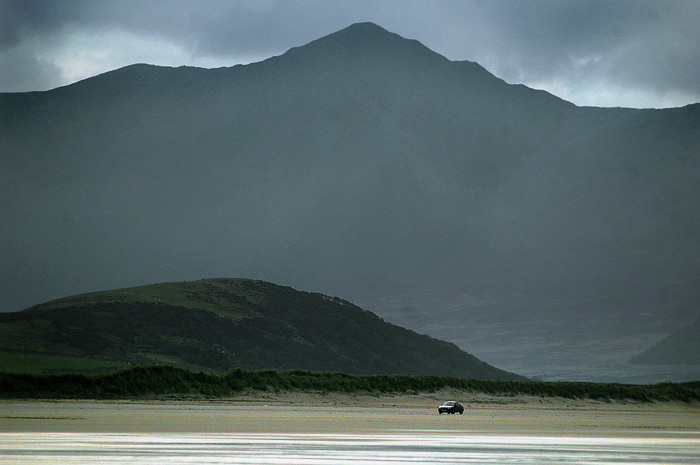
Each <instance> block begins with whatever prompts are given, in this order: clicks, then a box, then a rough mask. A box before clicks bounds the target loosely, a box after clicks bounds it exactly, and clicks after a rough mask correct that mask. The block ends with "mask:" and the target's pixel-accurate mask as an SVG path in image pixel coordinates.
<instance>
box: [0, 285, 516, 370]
mask: <svg viewBox="0 0 700 465" xmlns="http://www.w3.org/2000/svg"><path fill="white" fill-rule="evenodd" d="M0 350H2V351H4V355H3V356H2V357H0V362H2V361H5V363H6V364H5V365H3V366H2V368H3V369H4V370H6V371H12V372H28V373H37V372H42V371H44V372H60V371H75V370H76V369H81V370H84V371H99V370H104V369H108V368H114V367H117V366H123V365H124V364H134V365H136V364H169V365H173V366H178V367H182V368H189V369H194V370H202V371H214V372H224V371H227V370H230V369H232V368H236V367H240V368H246V369H262V368H271V369H281V370H286V369H305V370H315V371H341V372H347V373H357V374H378V373H402V374H439V375H450V376H463V377H472V378H485V379H519V377H518V376H517V375H513V374H511V373H507V372H504V371H502V370H498V369H496V368H494V367H492V366H489V365H487V364H485V363H483V362H481V361H479V360H477V359H476V358H475V357H473V356H471V355H469V354H467V353H465V352H463V351H461V350H460V349H459V348H458V347H457V346H455V345H454V344H450V343H447V342H444V341H440V340H437V339H433V338H431V337H428V336H422V335H419V334H416V333H415V332H412V331H409V330H406V329H404V328H400V327H398V326H395V325H391V324H389V323H387V322H385V321H383V320H381V319H380V318H379V317H377V316H376V315H374V314H373V313H371V312H368V311H366V310H363V309H361V308H359V307H357V306H355V305H353V304H351V303H350V302H347V301H344V300H342V299H339V298H332V297H328V296H324V295H321V294H315V293H308V292H299V291H296V290H294V289H292V288H289V287H282V286H278V285H275V284H271V283H266V282H262V281H253V280H245V279H205V280H201V281H195V282H182V283H164V284H156V285H151V286H140V287H134V288H129V289H120V290H114V291H105V292H95V293H90V294H83V295H78V296H73V297H68V298H65V299H59V300H55V301H51V302H47V303H45V304H42V305H38V306H36V307H32V308H30V309H27V310H25V311H22V312H17V313H6V314H0ZM21 357H24V358H21ZM61 360H70V361H71V362H70V363H58V364H57V363H56V362H57V361H61ZM23 361H26V364H25V363H23ZM42 363H43V364H44V366H43V368H42V367H41V365H42ZM25 366H26V369H25Z"/></svg>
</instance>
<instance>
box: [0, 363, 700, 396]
mask: <svg viewBox="0 0 700 465" xmlns="http://www.w3.org/2000/svg"><path fill="white" fill-rule="evenodd" d="M441 389H458V390H462V391H465V392H472V393H475V394H476V393H483V394H492V395H498V396H515V395H521V394H522V395H531V396H539V397H563V398H567V399H592V400H604V401H613V400H620V401H621V400H632V401H638V402H654V401H682V402H699V401H700V382H693V383H681V384H676V383H661V384H655V385H629V384H601V383H581V382H519V381H486V380H477V379H464V378H456V377H447V376H406V375H368V376H357V375H349V374H345V373H325V372H310V371H302V370H289V371H275V370H261V371H245V370H241V369H235V370H231V371H229V372H227V373H224V374H220V375H217V374H210V373H202V372H199V373H195V372H192V371H188V370H184V369H181V368H175V367H171V366H136V367H132V368H129V369H126V370H120V371H115V372H111V373H105V374H96V375H82V374H62V375H40V376H34V375H23V374H10V373H0V398H6V399H7V398H35V399H36V398H52V399H127V398H149V397H150V398H153V397H163V396H183V397H230V396H235V395H236V394H240V393H243V392H248V391H304V392H321V393H331V392H341V393H367V392H369V393H377V394H385V393H386V394H407V393H423V392H435V391H439V390H441Z"/></svg>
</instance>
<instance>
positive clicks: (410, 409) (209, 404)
mask: <svg viewBox="0 0 700 465" xmlns="http://www.w3.org/2000/svg"><path fill="white" fill-rule="evenodd" d="M449 394H451V396H450V398H456V399H459V400H461V401H462V402H463V403H464V404H465V406H467V410H466V412H465V413H464V415H446V414H443V415H438V413H437V409H436V407H437V405H438V404H439V403H440V402H441V400H446V399H447V397H444V396H443V397H439V396H440V394H431V395H417V396H362V395H335V394H333V395H320V394H318V395H314V394H298V393H282V394H262V395H260V394H258V395H248V396H241V397H239V398H234V399H226V400H188V399H184V400H147V401H92V400H60V401H52V400H43V401H42V400H2V401H0V432H107V433H134V432H153V433H156V432H162V433H176V432H181V433H188V432H191V433H256V432H258V433H329V434H336V433H337V434H377V433H382V432H385V433H401V432H420V431H424V432H441V431H443V432H460V433H469V434H496V435H502V434H507V435H540V436H547V435H551V436H577V437H579V436H580V437H594V436H596V437H672V436H681V437H686V438H700V406H698V405H687V404H679V403H646V404H641V403H621V402H613V403H602V402H593V401H567V400H565V399H540V398H526V397H515V398H512V397H509V398H495V397H484V396H482V397H479V396H474V395H470V396H465V397H463V398H461V399H460V398H459V397H458V396H456V395H454V393H449ZM438 399H440V400H438Z"/></svg>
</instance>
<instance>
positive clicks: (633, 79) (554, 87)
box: [0, 0, 700, 106]
mask: <svg viewBox="0 0 700 465" xmlns="http://www.w3.org/2000/svg"><path fill="white" fill-rule="evenodd" d="M0 2H2V0H0ZM359 21H373V22H376V23H377V24H379V25H381V26H383V27H385V28H387V29H389V30H391V31H393V32H397V33H399V34H401V35H403V36H404V37H408V38H415V39H418V40H420V41H421V42H423V43H424V44H425V45H427V46H428V47H430V48H432V49H433V50H435V51H437V52H438V53H441V54H443V55H445V56H447V57H448V58H450V59H453V60H465V59H466V60H471V61H477V62H479V63H481V64H482V65H484V66H485V67H486V68H487V69H489V70H490V71H492V72H493V73H494V74H496V75H498V76H499V77H502V78H503V79H505V80H507V81H509V82H514V83H515V82H518V83H525V84H527V85H531V86H535V87H541V88H546V89H547V90H550V91H551V92H553V93H556V94H558V95H561V94H564V95H562V96H563V97H564V98H568V99H572V100H576V99H577V98H578V101H577V103H579V102H583V103H587V102H589V101H591V99H595V98H598V99H605V98H608V97H610V98H614V96H615V95H618V96H620V94H622V93H625V92H626V93H629V94H630V96H628V100H629V99H634V98H637V97H635V96H643V97H644V98H641V100H644V99H646V100H647V101H648V102H651V104H653V103H654V102H658V104H659V105H660V106H668V105H669V104H674V103H690V102H695V101H699V100H700V79H698V76H700V47H698V45H697V44H698V43H700V32H699V31H700V2H697V1H694V0H680V1H667V2H659V1H650V0H634V1H629V0H616V1H600V0H599V1H591V0H568V1H567V0H537V1H493V0H492V1H478V0H475V1H465V2H453V1H430V2H428V1H415V0H414V1H394V0H384V1H381V0H379V1H369V0H367V1H337V2H327V1H284V2H276V1H264V0H258V1H237V2H232V1H227V0H203V1H197V2H192V1H186V0H151V1H125V0H119V1H99V2H94V1H83V0H75V1H60V0H59V1H56V0H54V1H49V0H35V1H12V0H11V1H4V2H2V3H0V31H1V32H0V47H1V50H2V51H1V52H0V53H2V54H3V55H4V56H5V58H4V59H2V58H0V63H2V64H4V66H12V63H16V65H15V66H16V67H22V66H26V65H27V63H34V64H37V60H40V61H41V63H40V64H41V65H42V66H43V69H44V71H47V70H51V66H48V65H49V64H52V65H54V69H63V79H64V81H65V80H67V79H69V77H66V76H72V75H73V74H79V73H77V72H76V73H70V72H68V71H66V68H67V67H68V65H66V64H63V63H61V62H59V60H58V59H57V58H55V55H56V54H59V53H60V49H59V46H58V45H56V43H60V40H57V39H61V38H63V39H65V38H66V37H69V36H70V35H71V34H76V33H78V32H83V33H87V34H94V35H99V34H100V31H105V30H110V31H121V32H122V33H123V34H129V35H130V37H131V40H132V41H133V40H136V39H134V38H139V37H140V38H143V39H144V41H146V40H156V39H157V40H159V41H161V42H159V43H158V44H155V43H153V44H151V48H152V49H153V50H156V49H157V47H163V44H164V43H167V44H172V45H173V46H174V47H177V50H178V51H179V53H180V55H178V54H171V55H170V56H169V57H167V58H163V59H162V60H161V61H168V60H178V59H179V60H184V59H185V58H183V56H182V54H185V55H186V56H187V57H186V58H187V61H188V62H187V63H175V62H173V63H170V62H168V63H167V64H171V65H178V64H193V65H200V62H198V60H200V59H204V58H208V59H210V61H211V60H212V59H218V60H220V61H217V62H216V64H215V65H216V66H223V65H233V64H236V63H239V62H248V61H251V60H252V61H255V60H259V59H263V58H266V57H269V56H271V55H278V54H281V53H283V52H284V51H286V50H287V49H289V48H291V47H293V46H298V45H303V44H305V43H307V42H309V41H311V40H313V39H316V38H318V37H320V36H323V35H325V34H328V33H331V32H334V31H336V30H339V29H341V28H343V27H345V26H347V25H349V24H351V23H354V22H359ZM112 42H113V44H112V47H113V48H114V50H120V53H121V55H120V60H121V61H119V60H116V59H115V60H113V61H109V60H108V59H104V60H105V61H104V63H103V64H101V65H100V66H101V67H102V68H105V67H106V68H107V69H111V68H109V66H110V65H111V66H112V67H118V66H123V65H124V64H127V63H124V61H128V59H129V58H128V57H129V53H130V52H129V48H128V47H127V46H126V45H124V44H120V39H119V37H115V38H114V39H113V40H112ZM51 46H53V48H52V49H51V52H46V50H47V49H48V48H51ZM71 46H72V47H80V46H84V42H80V43H79V44H77V45H76V44H74V43H70V42H69V41H67V45H65V47H66V48H68V47H71ZM132 48H138V47H135V46H134V45H133V44H132ZM140 48H141V49H143V50H148V46H147V45H144V46H143V47H140ZM42 52H43V53H42ZM115 53H116V52H115ZM68 54H69V55H70V53H68ZM97 55H100V54H99V53H98V54H97ZM101 55H105V53H101ZM37 57H40V58H37ZM138 58H142V59H146V60H147V59H148V55H147V54H146V55H145V56H143V55H142V56H140V57H138ZM138 58H137V57H134V59H133V61H137V60H138ZM52 60H53V61H52ZM133 61H132V62H133ZM154 61H157V60H155V59H154ZM219 63H221V64H219ZM157 64H166V63H157ZM96 66H97V64H95V66H93V68H94V67H96ZM100 69H101V68H100ZM107 69H102V71H106V70H107ZM54 72H55V71H54ZM21 74H22V73H19V72H16V71H15V72H10V73H7V75H6V76H5V77H0V90H13V86H12V80H11V79H14V77H13V76H19V75H21ZM45 74H46V83H45V85H44V88H49V87H51V86H53V85H54V84H55V82H56V81H57V80H58V79H57V77H56V75H55V76H54V79H53V80H52V79H51V76H50V73H48V72H47V73H45ZM43 75H44V74H42V73H39V74H35V76H38V77H41V76H43ZM85 77H86V76H85ZM37 79H38V78H37ZM32 84H34V83H33V82H32ZM28 85H29V83H24V84H23V86H24V88H23V89H22V90H29V89H26V87H27V86H28ZM14 87H15V88H18V84H15V86H14ZM596 95H598V97H596ZM611 96H612V97H611ZM647 101H641V103H640V105H644V104H646V103H647ZM623 103H625V102H623ZM615 104H620V103H619V102H615V101H611V102H610V105H615Z"/></svg>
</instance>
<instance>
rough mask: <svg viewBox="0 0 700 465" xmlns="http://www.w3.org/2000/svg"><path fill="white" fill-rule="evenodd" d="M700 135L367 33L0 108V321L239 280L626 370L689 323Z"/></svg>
mask: <svg viewBox="0 0 700 465" xmlns="http://www.w3.org/2000/svg"><path fill="white" fill-rule="evenodd" d="M699 127H700V105H690V106H687V107H684V108H677V109H667V110H632V109H600V108H578V107H576V106H574V105H572V104H570V103H568V102H565V101H562V100H561V99H558V98H556V97H554V96H552V95H549V94H547V93H545V92H541V91H535V90H532V89H528V88H526V87H524V86H519V85H509V84H507V83H505V82H503V81H502V80H500V79H497V78H496V77H494V76H492V75H491V74H489V73H488V72H487V71H486V70H484V69H483V68H482V67H481V66H479V65H478V64H476V63H471V62H451V61H449V60H447V59H445V58H444V57H442V56H440V55H438V54H436V53H434V52H432V51H430V50H429V49H427V48H426V47H424V46H423V45H421V44H420V43H418V42H416V41H412V40H407V39H404V38H402V37H400V36H398V35H396V34H392V33H390V32H388V31H386V30H384V29H382V28H380V27H378V26H376V25H373V24H356V25H352V26H350V27H348V28H347V29H344V30H342V31H339V32H337V33H335V34H331V35H329V36H327V37H323V38H321V39H319V40H316V41H314V42H311V43H309V44H307V45H304V46H302V47H297V48H293V49H291V50H290V51H288V52H287V53H285V54H284V55H281V56H279V57H273V58H270V59H268V60H265V61H263V62H260V63H254V64H250V65H246V66H234V67H232V68H222V69H213V70H205V69H196V68H185V67H183V68H162V67H155V66H148V65H134V66H129V67H126V68H122V69H119V70H116V71H113V72H110V73H106V74H103V75H101V76H97V77H94V78H91V79H87V80H85V81H82V82H79V83H76V84H74V85H71V86H67V87H63V88H59V89H54V90H52V91H49V92H36V93H25V94H0V186H2V189H3V191H2V199H3V200H2V202H3V208H1V209H0V224H2V225H3V226H4V227H3V228H1V229H0V243H1V244H2V254H3V256H2V259H1V260H0V296H2V299H3V302H2V303H0V306H1V307H0V308H1V309H2V310H4V311H9V310H19V309H22V308H26V307H28V306H30V305H33V304H36V303H38V302H41V301H46V300H48V299H53V298H57V297H60V296H63V295H69V294H75V293H82V292H87V291H90V290H95V289H108V288H116V287H124V286H128V285H135V284H137V283H143V282H154V281H178V280H182V279H196V278H198V277H200V276H212V275H214V276H252V277H255V278H261V279H265V280H268V281H274V282H285V283H289V284H291V285H293V286H295V287H298V288H304V289H318V290H320V291H322V292H324V293H326V294H331V295H343V296H345V297H346V298H349V299H350V300H352V301H353V302H358V303H359V304H360V305H361V306H363V307H364V308H368V309H371V310H372V311H375V312H376V313H378V314H380V315H381V316H382V317H384V318H386V319H388V320H390V321H392V322H395V323H397V324H400V325H401V326H405V327H409V328H411V329H416V330H418V331H420V332H427V333H429V334H431V335H434V336H436V337H437V336H439V337H445V338H448V339H449V340H450V341H452V342H455V343H457V344H458V345H459V346H460V347H462V348H465V349H466V350H468V351H469V352H470V353H474V354H476V355H477V356H479V358H481V359H484V360H488V361H489V362H490V363H495V364H497V365H499V366H504V367H507V368H508V369H510V370H513V371H518V372H523V373H528V374H532V375H538V376H541V377H543V378H545V379H547V378H548V377H549V376H557V375H556V373H554V372H555V371H556V370H557V367H570V366H576V367H577V371H578V372H579V373H584V372H586V370H587V367H590V368H591V369H596V370H597V369H598V366H599V364H600V363H601V361H604V362H605V363H610V364H612V365H615V366H617V365H619V364H620V363H623V364H624V363H626V361H627V360H628V359H629V357H630V356H631V355H633V354H636V353H639V351H641V350H643V349H644V348H645V346H646V344H647V341H648V340H649V339H650V338H654V337H658V335H660V334H668V333H670V332H673V331H675V330H677V329H679V328H680V327H682V326H684V325H685V324H688V323H689V322H691V321H693V320H694V319H695V318H696V316H697V312H698V308H700V286H697V285H696V283H697V282H698V279H699V276H698V273H699V269H698V265H697V264H698V257H700V209H699V208H697V206H698V205H700V183H699V182H698V179H700V155H699V154H700V131H699V130H698V128H699ZM513 347H517V350H513ZM594 360H595V361H596V362H592V361H594ZM567 376H568V375H567ZM586 376H587V375H586ZM555 379H561V378H559V377H556V378H555ZM577 379H580V378H577Z"/></svg>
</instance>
